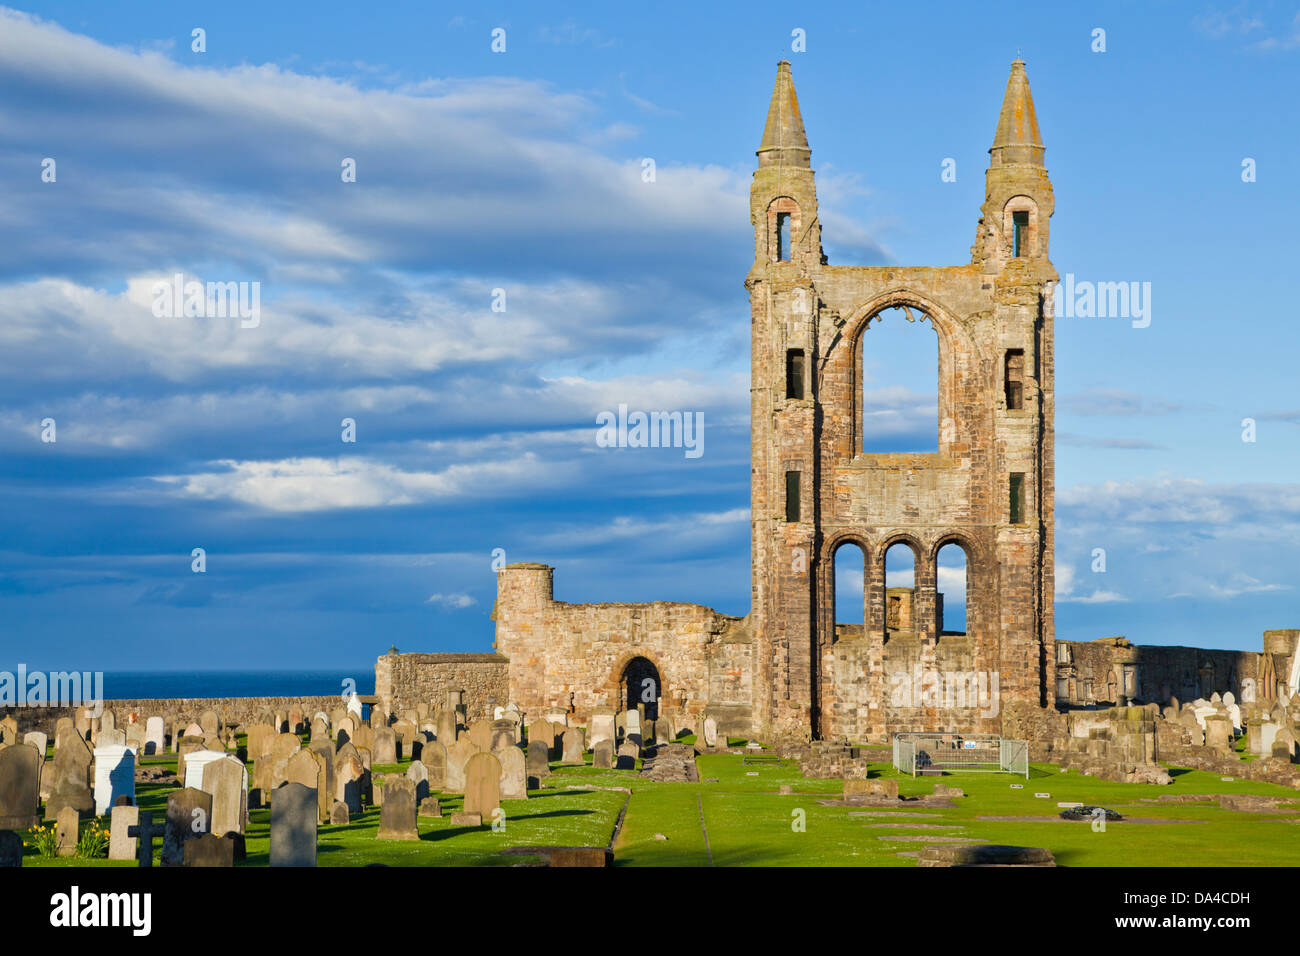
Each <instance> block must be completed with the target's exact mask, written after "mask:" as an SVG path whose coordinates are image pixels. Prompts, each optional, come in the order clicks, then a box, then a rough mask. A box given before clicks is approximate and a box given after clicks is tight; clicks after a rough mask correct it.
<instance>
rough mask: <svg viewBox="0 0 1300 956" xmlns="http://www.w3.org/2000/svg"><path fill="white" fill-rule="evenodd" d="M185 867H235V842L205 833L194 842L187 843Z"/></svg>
mask: <svg viewBox="0 0 1300 956" xmlns="http://www.w3.org/2000/svg"><path fill="white" fill-rule="evenodd" d="M184 853H185V856H184V859H183V861H182V865H183V866H188V867H203V866H234V865H235V841H234V840H233V839H232V838H230V837H219V836H217V835H216V834H215V833H204V834H202V835H201V836H197V837H195V838H194V839H193V840H186V841H185V850H184Z"/></svg>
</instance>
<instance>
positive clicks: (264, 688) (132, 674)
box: [104, 664, 375, 700]
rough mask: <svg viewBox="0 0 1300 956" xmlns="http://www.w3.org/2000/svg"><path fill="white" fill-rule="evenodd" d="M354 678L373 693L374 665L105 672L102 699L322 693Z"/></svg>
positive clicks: (359, 690) (337, 690)
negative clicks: (249, 669) (333, 668)
mask: <svg viewBox="0 0 1300 956" xmlns="http://www.w3.org/2000/svg"><path fill="white" fill-rule="evenodd" d="M345 680H353V681H356V692H357V693H358V694H373V693H374V692H375V667H374V664H371V665H370V666H369V667H366V668H361V667H357V668H351V669H339V670H328V671H105V672H104V699H105V700H136V699H140V698H169V697H326V696H330V695H335V694H341V693H342V692H343V682H344V681H345Z"/></svg>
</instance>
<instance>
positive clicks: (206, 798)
mask: <svg viewBox="0 0 1300 956" xmlns="http://www.w3.org/2000/svg"><path fill="white" fill-rule="evenodd" d="M211 824H212V794H210V793H204V792H203V791H202V790H195V789H192V788H190V787H186V788H185V789H184V790H177V791H174V792H173V793H172V794H171V795H170V796H168V797H167V825H166V827H165V828H164V830H163V849H162V865H163V866H181V865H183V864H184V862H185V841H186V840H193V839H195V838H196V837H199V836H201V835H203V834H204V833H208V832H209V830H210V828H211Z"/></svg>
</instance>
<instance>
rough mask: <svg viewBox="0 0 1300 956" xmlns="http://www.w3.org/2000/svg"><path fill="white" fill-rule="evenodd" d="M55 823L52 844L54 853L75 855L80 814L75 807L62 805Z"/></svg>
mask: <svg viewBox="0 0 1300 956" xmlns="http://www.w3.org/2000/svg"><path fill="white" fill-rule="evenodd" d="M55 825H56V826H57V828H58V830H57V832H56V842H55V844H54V852H55V854H57V855H58V856H75V855H76V852H77V836H78V833H79V831H80V827H81V815H80V814H79V813H77V808H76V807H64V808H63V809H62V810H60V811H59V818H58V821H57V822H56V824H55Z"/></svg>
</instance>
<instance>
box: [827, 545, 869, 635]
mask: <svg viewBox="0 0 1300 956" xmlns="http://www.w3.org/2000/svg"><path fill="white" fill-rule="evenodd" d="M832 561H833V564H834V572H835V639H836V640H837V641H838V640H843V639H844V638H846V637H860V636H861V635H862V634H864V633H865V632H866V613H865V608H866V603H865V601H864V600H863V597H864V591H865V581H866V571H867V560H866V556H865V555H864V554H863V553H862V549H861V548H860V547H858V546H857V545H856V544H852V543H847V544H842V545H840V546H839V547H838V548H836V549H835V554H834V556H833V558H832Z"/></svg>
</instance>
